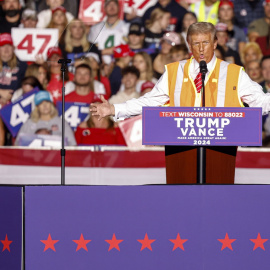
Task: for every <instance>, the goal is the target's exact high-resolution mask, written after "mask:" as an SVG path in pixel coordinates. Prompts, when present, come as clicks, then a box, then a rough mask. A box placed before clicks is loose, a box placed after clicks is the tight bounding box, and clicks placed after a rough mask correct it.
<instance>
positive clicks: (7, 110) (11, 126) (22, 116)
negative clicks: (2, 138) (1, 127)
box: [0, 88, 39, 137]
mask: <svg viewBox="0 0 270 270" xmlns="http://www.w3.org/2000/svg"><path fill="white" fill-rule="evenodd" d="M38 91H39V90H38V88H34V89H33V90H32V91H30V92H29V93H27V94H25V95H23V96H21V97H20V98H19V99H18V100H16V101H14V102H11V103H10V104H8V105H6V106H4V107H3V108H2V109H1V110H0V116H1V118H2V120H3V122H4V123H5V125H6V126H7V128H8V130H9V131H10V133H11V134H12V136H13V137H16V136H17V133H18V132H19V130H20V128H21V126H22V125H23V123H25V122H26V120H27V119H28V118H29V116H30V114H31V112H32V110H33V109H34V97H35V94H36V93H37V92H38Z"/></svg>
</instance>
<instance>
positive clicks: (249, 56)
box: [241, 42, 263, 66]
mask: <svg viewBox="0 0 270 270" xmlns="http://www.w3.org/2000/svg"><path fill="white" fill-rule="evenodd" d="M262 57H263V54H262V50H261V48H260V46H259V45H258V44H257V43H256V42H248V43H246V45H245V47H244V48H243V51H242V52H241V61H242V63H243V65H244V66H246V64H247V63H248V62H250V61H254V60H256V61H260V60H261V59H262Z"/></svg>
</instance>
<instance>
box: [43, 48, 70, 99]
mask: <svg viewBox="0 0 270 270" xmlns="http://www.w3.org/2000/svg"><path fill="white" fill-rule="evenodd" d="M60 58H63V56H62V52H61V50H60V48H59V47H51V48H50V49H49V50H48V52H47V60H48V65H49V76H50V81H49V83H48V85H47V90H48V91H49V92H50V93H51V95H52V98H53V102H54V103H56V101H58V100H61V99H62V86H63V78H62V77H63V74H62V71H61V64H59V63H58V60H59V59H60ZM73 77H74V75H73V74H72V73H70V72H68V71H66V72H65V77H64V82H65V84H66V82H67V81H69V80H70V81H72V80H73Z"/></svg>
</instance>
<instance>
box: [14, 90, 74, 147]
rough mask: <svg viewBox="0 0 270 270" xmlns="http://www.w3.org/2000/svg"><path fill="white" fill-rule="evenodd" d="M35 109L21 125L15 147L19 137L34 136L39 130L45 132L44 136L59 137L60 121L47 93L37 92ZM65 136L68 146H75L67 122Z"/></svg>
mask: <svg viewBox="0 0 270 270" xmlns="http://www.w3.org/2000/svg"><path fill="white" fill-rule="evenodd" d="M34 102H35V105H36V107H35V109H34V110H33V111H32V113H31V116H30V118H29V119H28V120H27V121H26V122H25V123H24V124H23V125H22V127H21V129H20V131H19V133H18V135H17V138H16V141H15V145H18V144H19V140H20V136H23V135H34V134H37V132H38V131H39V130H47V133H46V134H51V135H58V136H61V133H62V119H61V118H60V117H59V116H58V112H57V109H56V108H55V106H54V104H53V102H52V99H51V96H50V94H49V92H47V91H43V90H42V91H39V92H38V93H37V94H36V95H35V99H34ZM65 136H66V138H67V144H68V145H76V140H75V137H74V133H73V131H72V129H71V128H70V126H69V125H68V123H67V122H65Z"/></svg>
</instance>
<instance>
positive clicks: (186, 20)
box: [181, 11, 197, 52]
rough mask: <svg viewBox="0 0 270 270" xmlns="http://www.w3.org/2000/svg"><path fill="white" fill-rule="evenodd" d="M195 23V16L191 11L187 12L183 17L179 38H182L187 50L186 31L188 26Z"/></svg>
mask: <svg viewBox="0 0 270 270" xmlns="http://www.w3.org/2000/svg"><path fill="white" fill-rule="evenodd" d="M196 22H197V16H196V14H195V13H194V12H192V11H188V12H187V13H186V14H185V15H184V17H183V29H182V32H181V36H182V37H183V39H184V41H185V44H186V46H187V48H188V50H189V46H188V42H187V31H188V28H189V26H190V25H191V24H193V23H196ZM189 52H190V51H189Z"/></svg>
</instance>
